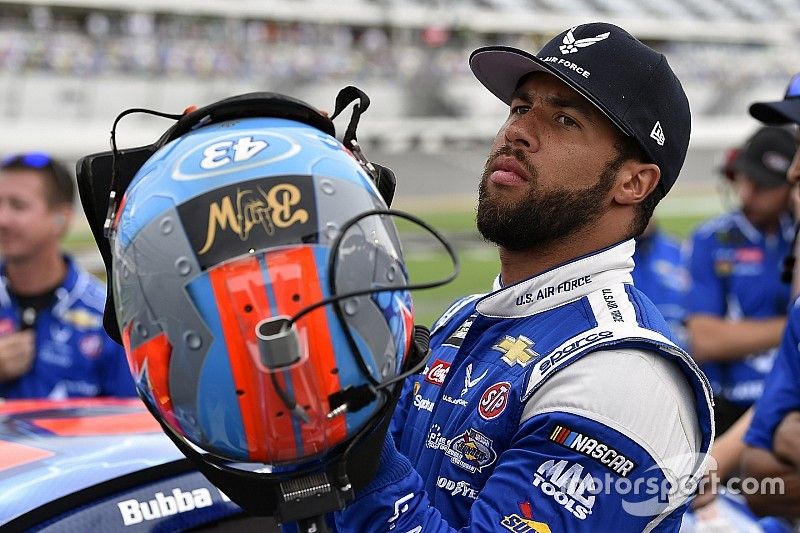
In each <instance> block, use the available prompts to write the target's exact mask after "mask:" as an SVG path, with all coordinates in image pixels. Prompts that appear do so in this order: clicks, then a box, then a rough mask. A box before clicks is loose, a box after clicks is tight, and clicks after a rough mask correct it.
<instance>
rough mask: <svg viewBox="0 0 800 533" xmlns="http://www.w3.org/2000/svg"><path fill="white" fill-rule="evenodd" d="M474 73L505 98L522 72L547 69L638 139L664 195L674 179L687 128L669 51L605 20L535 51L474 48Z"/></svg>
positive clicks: (683, 155) (571, 31)
mask: <svg viewBox="0 0 800 533" xmlns="http://www.w3.org/2000/svg"><path fill="white" fill-rule="evenodd" d="M469 64H470V67H471V68H472V72H473V73H474V74H475V77H476V78H478V80H480V82H481V83H483V84H484V85H485V86H486V88H487V89H489V90H490V91H491V92H492V93H493V94H494V95H495V96H497V97H498V98H500V100H502V101H503V102H505V103H506V104H510V103H511V96H512V94H513V92H514V90H515V89H516V88H517V86H518V84H519V82H520V80H521V79H522V77H523V76H525V75H526V74H528V73H530V72H537V71H541V72H549V73H550V74H553V75H554V76H556V77H557V78H559V79H560V80H561V81H563V82H564V83H566V84H567V85H569V86H570V87H572V88H573V89H575V90H576V91H577V92H578V93H580V94H581V95H583V96H584V97H585V98H586V99H587V100H589V101H590V102H591V103H592V104H594V105H595V106H597V107H598V108H599V109H600V110H601V111H602V112H603V113H605V115H606V116H608V118H609V119H611V121H612V122H613V123H614V124H615V125H616V126H617V127H618V128H620V129H621V130H622V131H623V132H624V133H626V134H627V135H629V136H632V137H633V138H635V139H636V140H637V141H638V143H639V144H640V145H641V146H642V148H643V149H644V151H645V152H646V153H647V155H648V156H649V157H650V159H651V161H652V162H653V163H655V164H657V165H658V166H659V168H660V169H661V181H660V182H659V187H660V188H661V189H662V190H663V192H664V194H666V193H667V191H669V189H670V188H671V187H672V185H673V184H674V183H675V180H676V179H677V178H678V174H679V173H680V170H681V167H682V166H683V162H684V160H685V159H686V149H687V148H688V146H689V135H690V133H691V114H690V112H689V100H688V99H687V98H686V93H685V92H684V90H683V87H682V86H681V83H680V81H679V80H678V78H677V77H676V76H675V74H674V73H673V72H672V69H671V68H670V66H669V64H668V63H667V58H666V57H664V55H663V54H660V53H658V52H656V51H655V50H653V49H652V48H650V47H648V46H646V45H645V44H644V43H642V42H641V41H639V40H638V39H636V38H635V37H633V36H632V35H631V34H630V33H628V32H627V31H625V30H623V29H622V28H619V27H618V26H614V25H613V24H607V23H604V22H593V23H590V24H582V25H580V26H575V27H572V28H569V29H568V30H566V31H564V32H562V33H561V34H559V35H557V36H556V37H555V38H553V39H552V40H551V41H550V42H548V43H547V44H546V45H544V47H543V48H542V49H541V50H540V51H539V53H538V54H536V55H532V54H530V53H528V52H525V51H523V50H519V49H517V48H512V47H508V46H487V47H483V48H478V49H477V50H475V51H474V52H472V54H471V55H470V58H469Z"/></svg>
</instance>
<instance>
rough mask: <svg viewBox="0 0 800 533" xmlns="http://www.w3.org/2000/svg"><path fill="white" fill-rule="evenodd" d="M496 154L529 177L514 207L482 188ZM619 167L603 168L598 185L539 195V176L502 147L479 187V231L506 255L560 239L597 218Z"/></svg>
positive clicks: (520, 155)
mask: <svg viewBox="0 0 800 533" xmlns="http://www.w3.org/2000/svg"><path fill="white" fill-rule="evenodd" d="M501 155H510V156H513V157H514V158H516V159H517V161H518V162H519V163H520V164H521V165H522V166H523V168H524V169H525V171H526V172H527V173H528V176H529V177H530V182H529V183H530V185H531V188H530V190H529V191H528V193H527V194H526V195H525V197H524V198H523V199H522V200H520V201H518V202H516V203H513V204H511V203H509V202H508V201H506V200H504V199H503V198H497V197H495V198H493V197H492V195H491V194H490V192H489V188H488V185H487V182H488V180H489V175H490V174H491V171H490V170H489V167H490V164H491V162H492V161H494V159H496V158H497V157H498V156H501ZM622 163H623V160H622V159H621V158H616V159H614V160H612V161H609V162H608V163H606V166H605V168H604V169H603V171H602V173H601V174H600V176H599V178H598V180H597V182H596V183H595V184H594V185H591V186H589V187H586V188H584V189H577V190H576V189H569V188H566V187H559V188H556V189H553V190H550V191H543V190H541V189H540V188H539V186H538V185H539V183H538V181H539V179H538V173H537V171H536V169H535V168H534V167H533V166H532V165H531V164H530V163H529V162H528V161H527V159H525V153H524V152H523V151H522V150H520V149H518V148H511V147H508V146H505V147H501V148H499V149H498V150H496V151H495V152H493V153H492V154H490V156H489V159H488V160H487V162H486V169H485V170H484V172H483V176H482V177H481V183H480V186H479V187H478V210H477V217H476V218H477V226H478V231H480V233H481V235H483V238H484V239H486V240H487V241H489V242H492V243H494V244H496V245H498V246H500V247H502V248H505V249H507V250H510V251H523V250H532V249H534V248H536V247H543V246H547V245H550V244H553V243H555V242H556V241H560V240H564V239H565V238H567V237H569V236H570V235H573V234H574V233H576V232H577V231H578V230H580V229H582V228H584V227H586V226H588V225H589V224H592V223H593V222H595V221H596V220H597V219H599V218H600V216H601V215H602V214H603V212H604V211H605V209H606V206H605V198H606V196H607V195H608V193H609V191H611V189H612V188H613V186H614V183H615V181H616V174H617V171H618V170H619V168H620V166H621V165H622Z"/></svg>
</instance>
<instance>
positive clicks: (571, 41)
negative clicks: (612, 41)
mask: <svg viewBox="0 0 800 533" xmlns="http://www.w3.org/2000/svg"><path fill="white" fill-rule="evenodd" d="M575 28H577V26H575V27H572V28H570V29H569V30H567V33H566V35H564V39H562V40H561V42H562V43H564V44H562V45H561V46H559V47H558V49H559V50H561V53H562V54H574V53H575V52H577V51H578V49H579V48H586V47H587V46H592V45H593V44H596V43H599V42H600V41H602V40H604V39H607V38H608V36H609V35H611V33H609V32H605V33H601V34H600V35H598V36H596V37H586V38H584V39H575V35H573V34H572V32H573V31H575Z"/></svg>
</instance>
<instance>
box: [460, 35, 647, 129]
mask: <svg viewBox="0 0 800 533" xmlns="http://www.w3.org/2000/svg"><path fill="white" fill-rule="evenodd" d="M469 67H470V69H472V73H473V74H474V75H475V77H476V78H478V81H480V82H481V83H482V84H483V85H484V87H486V88H487V89H489V91H490V92H491V93H492V94H494V95H495V96H496V97H498V98H499V99H500V100H502V101H503V102H505V103H506V104H508V105H511V99H512V96H513V94H514V91H515V90H516V89H517V84H518V83H519V80H520V79H521V78H522V77H523V76H525V75H526V74H530V73H531V72H547V73H548V74H552V75H553V76H555V77H556V78H558V79H559V80H561V81H563V82H564V83H566V84H567V85H568V86H570V87H571V88H573V89H574V90H575V91H576V92H577V93H578V94H580V95H581V96H583V97H584V98H586V99H587V100H589V102H591V103H592V104H593V105H594V106H595V107H596V108H597V109H599V110H600V111H602V113H603V114H604V115H605V116H607V117H608V119H609V120H611V122H612V123H614V125H615V126H617V128H619V129H620V130H622V131H623V132H624V133H625V134H626V135H628V136H633V134H632V133H631V132H630V131H628V129H627V128H626V127H625V126H624V125H623V124H622V122H620V121H619V120H617V119H616V118H615V117H614V116H613V115H612V114H611V113H609V111H608V110H607V109H605V107H604V106H603V105H602V104H601V103H600V102H599V101H598V100H597V98H595V97H594V95H592V93H590V92H589V91H587V90H586V89H585V88H583V87H581V86H580V85H579V84H577V83H575V81H574V80H572V79H570V78H568V77H567V76H564V75H563V74H562V73H561V72H559V71H558V70H556V69H554V68H553V67H552V66H551V65H549V64H548V63H545V62H544V61H542V60H541V59H539V58H538V57H536V56H534V55H531V54H528V53H527V52H525V51H523V50H519V49H517V48H512V47H508V46H485V47H483V48H478V49H477V50H475V51H474V52H472V54H470V56H469Z"/></svg>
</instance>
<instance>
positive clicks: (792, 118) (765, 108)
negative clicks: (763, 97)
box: [749, 98, 800, 125]
mask: <svg viewBox="0 0 800 533" xmlns="http://www.w3.org/2000/svg"><path fill="white" fill-rule="evenodd" d="M749 111H750V116H752V117H753V118H754V119H756V120H760V121H761V122H763V123H765V124H774V125H780V124H788V123H790V122H794V123H795V124H800V98H798V99H791V100H781V101H779V102H756V103H754V104H752V105H751V106H750V109H749Z"/></svg>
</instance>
